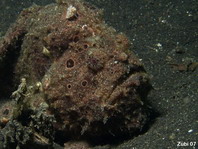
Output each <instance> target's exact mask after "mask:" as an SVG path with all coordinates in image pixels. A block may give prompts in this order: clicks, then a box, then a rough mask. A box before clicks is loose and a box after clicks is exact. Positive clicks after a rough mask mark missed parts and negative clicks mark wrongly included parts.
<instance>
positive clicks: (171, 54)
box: [0, 0, 198, 149]
mask: <svg viewBox="0 0 198 149" xmlns="http://www.w3.org/2000/svg"><path fill="white" fill-rule="evenodd" d="M87 1H89V2H90V3H91V4H94V5H96V6H97V7H99V8H101V9H104V18H105V21H106V23H107V24H109V25H111V26H113V27H114V28H115V29H116V30H117V31H118V32H123V33H125V34H126V35H127V36H128V38H129V39H130V41H131V43H132V47H133V48H132V50H133V51H134V52H135V53H136V54H137V55H138V56H139V58H140V59H142V61H143V63H144V64H145V68H146V70H147V72H148V73H149V74H150V76H151V83H152V85H153V88H154V90H152V91H151V93H150V94H149V96H148V99H147V100H148V102H149V103H150V105H151V107H152V108H153V109H154V110H155V111H157V113H158V115H156V117H155V119H154V121H153V122H152V124H150V126H149V127H148V129H146V130H145V131H144V132H143V133H142V134H140V135H138V136H136V137H135V138H131V139H127V140H125V141H122V142H121V143H119V144H117V145H114V147H112V145H111V147H110V145H104V146H97V147H95V148H98V149H100V148H104V149H109V148H115V149H133V148H134V149H158V148H164V149H165V148H167V149H173V148H185V149H188V148H193V147H191V146H190V144H189V145H188V147H177V144H178V141H180V142H186V143H190V142H196V143H197V145H198V110H197V109H198V68H197V67H196V66H197V65H198V1H197V0H172V1H171V0H139V1H137V0H87ZM52 2H54V1H53V0H0V36H3V35H4V34H5V32H6V30H7V29H8V27H9V25H10V24H11V23H13V22H14V21H15V20H16V17H17V16H18V14H19V13H20V11H21V10H22V9H23V8H27V7H29V6H31V5H32V4H34V3H35V4H38V5H45V4H48V3H52Z"/></svg>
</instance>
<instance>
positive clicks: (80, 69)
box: [0, 0, 149, 138]
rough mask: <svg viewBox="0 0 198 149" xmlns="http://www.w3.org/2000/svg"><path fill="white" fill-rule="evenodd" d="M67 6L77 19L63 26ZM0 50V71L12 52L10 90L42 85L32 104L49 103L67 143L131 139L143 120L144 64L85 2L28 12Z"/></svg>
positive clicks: (54, 5) (144, 117) (67, 21)
mask: <svg viewBox="0 0 198 149" xmlns="http://www.w3.org/2000/svg"><path fill="white" fill-rule="evenodd" d="M70 5H72V6H74V7H75V8H76V10H77V12H76V14H75V15H74V16H73V17H72V18H69V19H67V18H66V13H67V8H68V7H69V6H70ZM0 43H1V45H0V57H1V59H0V69H3V68H5V59H6V58H7V59H9V53H12V52H15V55H14V56H15V57H17V58H16V59H17V60H16V62H15V61H14V62H13V63H14V66H13V67H11V68H12V71H13V73H14V74H15V75H14V77H13V84H12V85H16V84H18V83H19V80H20V79H21V78H22V77H24V78H26V80H27V85H28V86H30V85H35V84H36V83H37V82H38V81H39V82H41V84H42V90H41V91H40V92H39V93H38V92H36V93H34V94H35V96H34V98H33V100H34V101H33V103H34V105H36V104H35V103H36V102H38V100H40V99H44V101H46V102H47V104H48V105H49V109H48V113H49V114H52V115H54V116H55V118H56V122H55V123H54V128H55V130H60V132H62V133H63V134H64V135H65V136H69V137H74V138H76V137H77V138H78V137H80V136H81V135H82V136H86V137H90V136H108V135H120V134H128V133H134V132H136V131H137V130H139V129H141V128H142V127H143V126H144V124H145V122H146V121H147V114H146V113H145V110H144V107H143V102H142V98H143V97H145V96H146V95H147V93H148V91H149V88H148V86H149V82H148V76H147V74H146V72H145V70H144V68H143V65H142V63H141V62H140V61H139V59H138V58H137V57H136V56H135V55H134V53H133V52H131V51H130V50H129V41H128V40H127V38H126V37H125V35H123V34H118V33H116V31H115V30H114V29H113V28H111V27H108V26H107V25H106V24H105V23H104V22H103V20H102V18H101V12H100V11H99V10H97V9H96V8H94V7H90V6H89V5H88V4H87V3H84V2H79V1H73V0H70V1H67V2H65V3H63V4H51V5H47V6H45V7H39V6H34V7H31V8H29V9H26V10H24V11H22V12H21V14H20V16H19V18H18V19H17V21H16V23H15V24H14V25H13V26H12V27H11V28H10V29H9V31H8V33H7V34H6V35H5V37H4V38H3V39H2V40H1V41H0ZM0 77H2V78H3V77H4V76H0Z"/></svg>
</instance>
